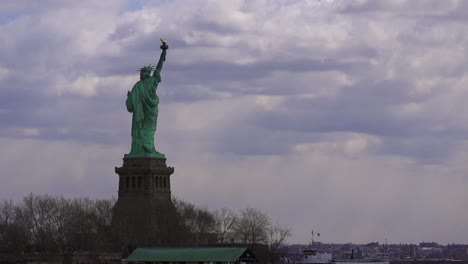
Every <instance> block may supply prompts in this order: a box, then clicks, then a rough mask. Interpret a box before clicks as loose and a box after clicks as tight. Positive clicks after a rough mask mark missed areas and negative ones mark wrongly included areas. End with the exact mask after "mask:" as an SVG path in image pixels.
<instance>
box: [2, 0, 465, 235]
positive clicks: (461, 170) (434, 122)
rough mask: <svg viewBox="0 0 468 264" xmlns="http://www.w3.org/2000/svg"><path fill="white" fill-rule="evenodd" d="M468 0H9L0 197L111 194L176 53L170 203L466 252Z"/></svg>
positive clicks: (167, 82)
mask: <svg viewBox="0 0 468 264" xmlns="http://www.w3.org/2000/svg"><path fill="white" fill-rule="evenodd" d="M467 22H468V1H456V0H447V1H438V0H425V1H419V0H400V1H394V0H385V1H384V0H382V1H370V0H359V1H358V0H349V1H348V0H346V1H339V0H322V1H318V0H307V1H299V0H297V1H294V0H268V1H267V0H256V1H248V0H245V1H241V0H233V1H209V0H206V1H204V0H203V1H178V0H164V1H162V0H161V1H123V0H117V1H89V0H85V1H54V0H45V1H40V2H39V1H26V0H25V1H4V2H2V4H1V5H0V33H1V35H2V36H3V37H2V38H1V40H0V43H1V44H0V45H1V46H2V48H1V49H0V146H1V149H2V150H1V154H0V168H1V169H2V173H1V175H2V176H1V183H0V200H8V199H12V200H14V201H21V199H22V198H23V197H24V196H26V195H28V194H29V193H35V194H50V195H54V196H60V195H63V196H65V197H90V198H111V197H113V196H114V197H116V196H117V192H116V190H117V184H118V176H117V175H116V174H115V172H114V167H118V166H121V164H122V158H123V155H124V154H125V153H128V152H129V151H130V144H131V142H130V130H131V115H130V114H129V113H127V111H126V108H125V98H126V94H127V91H128V90H130V89H131V88H132V86H133V84H134V83H135V82H136V81H138V79H139V75H138V72H137V70H138V69H139V68H140V67H142V66H144V65H148V64H150V63H151V64H156V63H157V60H158V58H159V57H158V56H159V52H160V50H159V45H160V40H159V39H160V38H165V39H167V40H168V43H169V46H170V48H169V50H168V54H167V58H168V59H167V64H165V65H164V70H163V74H162V82H161V84H160V85H159V88H158V95H159V97H160V99H161V101H160V105H159V119H158V131H157V132H156V136H155V142H156V148H157V149H158V150H160V151H161V152H163V153H165V154H166V157H167V164H168V165H169V166H173V167H174V168H175V172H174V174H173V176H172V178H171V184H172V191H173V195H175V196H177V197H180V198H182V199H184V200H187V201H190V202H192V203H194V204H196V205H199V206H206V207H207V208H209V209H220V208H222V207H228V208H230V209H232V210H234V211H237V210H239V209H242V208H244V207H246V206H251V207H254V208H259V209H261V210H263V211H265V212H266V213H268V215H269V216H270V217H271V219H272V222H273V224H280V225H282V226H285V227H290V228H291V229H292V233H293V236H292V237H291V238H290V239H289V240H288V243H302V244H305V243H307V242H308V241H309V240H310V231H311V230H312V229H313V230H316V231H317V232H319V233H320V234H321V236H320V241H322V242H325V243H327V242H335V243H346V242H353V243H368V242H381V243H382V242H384V241H385V239H387V241H388V243H419V242H423V241H425V242H431V241H434V242H437V243H441V244H447V243H464V244H468V236H467V234H468V210H467V208H468V191H467V190H468V115H467V114H466V113H468V104H467V103H466V102H467V101H468V69H467V68H468V66H467V65H468V52H467V47H468V36H467V34H466V32H468V23H467Z"/></svg>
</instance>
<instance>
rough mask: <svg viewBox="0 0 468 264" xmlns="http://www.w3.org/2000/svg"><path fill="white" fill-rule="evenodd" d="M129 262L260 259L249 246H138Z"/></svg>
mask: <svg viewBox="0 0 468 264" xmlns="http://www.w3.org/2000/svg"><path fill="white" fill-rule="evenodd" d="M127 262H129V263H135V262H149V263H190V262H192V263H193V262H196V263H239V264H240V263H256V262H258V259H257V258H256V257H255V255H254V254H253V253H252V252H251V251H250V250H249V249H247V248H238V247H207V248H137V249H135V251H133V253H132V254H130V256H128V258H127Z"/></svg>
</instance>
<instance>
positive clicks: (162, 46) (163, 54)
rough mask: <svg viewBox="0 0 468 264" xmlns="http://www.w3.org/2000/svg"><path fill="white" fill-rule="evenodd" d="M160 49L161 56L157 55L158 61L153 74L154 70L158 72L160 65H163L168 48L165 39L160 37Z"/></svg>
mask: <svg viewBox="0 0 468 264" xmlns="http://www.w3.org/2000/svg"><path fill="white" fill-rule="evenodd" d="M161 43H162V44H161V47H160V48H161V49H162V52H161V57H159V62H158V65H157V66H156V70H155V71H154V73H153V76H155V75H156V72H158V73H160V72H161V70H162V66H163V63H164V62H165V61H166V53H167V52H166V50H167V49H168V48H169V46H168V45H167V40H165V39H161Z"/></svg>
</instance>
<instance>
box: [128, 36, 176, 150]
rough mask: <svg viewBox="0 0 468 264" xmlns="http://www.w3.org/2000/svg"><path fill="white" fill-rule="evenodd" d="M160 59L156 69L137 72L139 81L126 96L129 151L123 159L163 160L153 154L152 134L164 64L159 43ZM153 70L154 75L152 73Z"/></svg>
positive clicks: (164, 45) (163, 50)
mask: <svg viewBox="0 0 468 264" xmlns="http://www.w3.org/2000/svg"><path fill="white" fill-rule="evenodd" d="M161 42H162V45H161V49H162V52H161V57H160V58H159V62H158V65H156V68H154V66H152V65H151V64H150V65H148V66H144V67H143V68H141V69H140V80H139V81H138V82H137V83H136V84H135V85H134V86H133V89H132V91H131V92H130V91H129V92H128V93H127V101H126V105H127V110H128V112H130V113H133V117H132V149H131V150H130V153H128V154H125V155H124V157H125V158H165V155H164V154H162V153H159V152H157V151H156V149H155V147H154V134H155V132H156V127H157V120H158V104H159V97H158V95H157V94H156V89H157V88H158V84H159V83H160V82H161V70H162V66H163V63H164V61H165V60H166V50H167V49H168V48H169V46H168V45H167V41H166V40H165V39H161ZM153 70H154V72H153V75H151V72H152V71H153Z"/></svg>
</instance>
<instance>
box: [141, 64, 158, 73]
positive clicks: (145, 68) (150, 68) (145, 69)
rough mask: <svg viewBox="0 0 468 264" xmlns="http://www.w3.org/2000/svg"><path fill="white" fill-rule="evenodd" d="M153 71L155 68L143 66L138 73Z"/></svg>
mask: <svg viewBox="0 0 468 264" xmlns="http://www.w3.org/2000/svg"><path fill="white" fill-rule="evenodd" d="M155 69H156V67H155V66H153V65H151V64H150V65H147V66H143V67H142V68H140V69H138V71H154V70H155Z"/></svg>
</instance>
